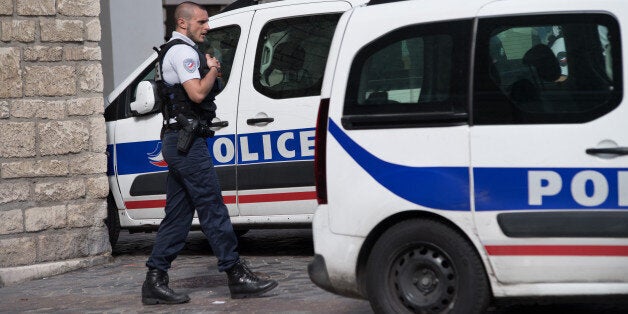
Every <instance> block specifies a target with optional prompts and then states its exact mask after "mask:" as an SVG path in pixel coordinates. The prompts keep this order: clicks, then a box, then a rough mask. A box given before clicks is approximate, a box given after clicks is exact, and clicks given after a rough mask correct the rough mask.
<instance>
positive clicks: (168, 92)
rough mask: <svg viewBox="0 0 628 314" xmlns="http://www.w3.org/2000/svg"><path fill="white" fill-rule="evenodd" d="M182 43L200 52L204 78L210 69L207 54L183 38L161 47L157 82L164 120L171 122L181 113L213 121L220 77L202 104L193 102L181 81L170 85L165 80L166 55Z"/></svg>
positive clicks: (191, 117)
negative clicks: (163, 69) (164, 63)
mask: <svg viewBox="0 0 628 314" xmlns="http://www.w3.org/2000/svg"><path fill="white" fill-rule="evenodd" d="M181 44H183V45H188V46H190V47H192V48H194V50H195V51H196V52H197V53H198V60H199V62H200V66H199V69H198V70H199V72H200V74H201V79H202V78H204V77H205V75H207V73H209V70H210V69H209V67H208V66H207V59H205V54H203V53H201V52H200V51H199V50H198V48H196V47H195V46H192V45H190V44H188V43H186V42H185V41H183V40H182V39H174V40H171V41H168V42H167V43H165V44H163V45H161V46H160V47H159V48H160V49H159V50H158V51H157V52H158V54H159V57H158V60H159V61H158V62H157V65H156V71H155V82H156V83H157V90H158V92H159V96H160V98H161V106H162V108H161V113H162V115H163V117H164V121H165V123H166V124H169V122H168V121H169V120H170V119H171V118H174V117H176V116H177V115H179V114H183V115H184V116H185V117H186V118H189V119H196V120H201V121H211V119H213V118H214V117H215V116H216V104H214V99H215V97H216V94H217V93H218V92H219V91H220V88H219V85H220V82H219V79H216V82H215V83H214V86H213V88H212V90H211V91H210V92H209V94H208V95H207V97H205V99H203V101H202V102H201V103H200V104H197V103H195V102H193V101H192V100H191V99H190V97H188V95H187V93H186V92H185V89H184V88H183V85H182V84H181V83H177V84H174V85H170V84H168V83H166V82H165V81H164V80H163V72H162V68H163V61H164V57H165V56H166V53H167V52H168V50H170V48H172V47H173V46H175V45H181Z"/></svg>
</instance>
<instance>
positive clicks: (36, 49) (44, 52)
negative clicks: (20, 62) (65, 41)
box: [24, 46, 63, 61]
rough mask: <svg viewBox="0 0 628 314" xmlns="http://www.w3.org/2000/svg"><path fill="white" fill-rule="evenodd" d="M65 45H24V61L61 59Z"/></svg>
mask: <svg viewBox="0 0 628 314" xmlns="http://www.w3.org/2000/svg"><path fill="white" fill-rule="evenodd" d="M61 60H63V47H60V46H52V47H49V46H29V47H24V61H61Z"/></svg>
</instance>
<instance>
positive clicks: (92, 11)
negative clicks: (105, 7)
mask: <svg viewBox="0 0 628 314" xmlns="http://www.w3.org/2000/svg"><path fill="white" fill-rule="evenodd" d="M57 8H58V9H59V13H60V14H63V15H67V16H98V14H100V2H99V1H94V0H57Z"/></svg>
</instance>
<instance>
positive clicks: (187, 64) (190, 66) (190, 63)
mask: <svg viewBox="0 0 628 314" xmlns="http://www.w3.org/2000/svg"><path fill="white" fill-rule="evenodd" d="M183 67H184V68H185V70H186V71H188V72H190V73H192V72H194V71H196V68H197V67H198V66H197V65H196V61H195V60H194V59H192V58H187V59H185V60H183Z"/></svg>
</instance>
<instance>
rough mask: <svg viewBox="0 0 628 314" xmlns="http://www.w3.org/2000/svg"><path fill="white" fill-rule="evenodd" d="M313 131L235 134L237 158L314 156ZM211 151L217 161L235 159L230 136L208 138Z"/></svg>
mask: <svg viewBox="0 0 628 314" xmlns="http://www.w3.org/2000/svg"><path fill="white" fill-rule="evenodd" d="M314 133H315V132H314V130H309V129H308V130H291V131H280V132H273V133H264V134H262V133H253V134H247V135H242V136H238V139H237V143H238V153H239V155H238V160H239V162H241V163H254V162H270V161H286V160H304V159H312V157H313V156H314ZM212 141H213V142H210V144H211V151H212V153H213V154H212V155H213V157H214V159H215V160H216V162H217V163H218V164H232V163H234V161H235V152H236V144H235V143H234V141H233V138H232V137H215V138H213V139H212Z"/></svg>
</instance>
